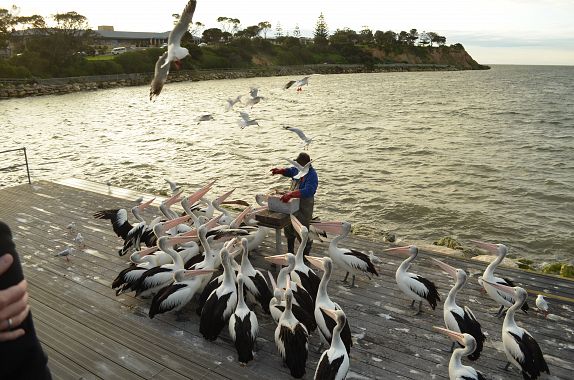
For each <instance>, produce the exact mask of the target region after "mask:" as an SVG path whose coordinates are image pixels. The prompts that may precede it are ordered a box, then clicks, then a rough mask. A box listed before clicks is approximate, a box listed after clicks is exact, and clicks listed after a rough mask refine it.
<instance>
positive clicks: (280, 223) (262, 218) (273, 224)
mask: <svg viewBox="0 0 574 380" xmlns="http://www.w3.org/2000/svg"><path fill="white" fill-rule="evenodd" d="M255 220H257V221H258V222H259V225H260V226H263V227H269V228H274V229H275V253H276V254H277V255H280V254H281V253H282V252H281V230H283V228H285V227H286V226H288V225H289V224H290V223H291V218H290V216H289V214H284V213H282V212H275V211H269V210H263V211H260V212H258V213H257V214H255Z"/></svg>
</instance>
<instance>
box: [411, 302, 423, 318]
mask: <svg viewBox="0 0 574 380" xmlns="http://www.w3.org/2000/svg"><path fill="white" fill-rule="evenodd" d="M422 305H423V301H419V307H418V308H417V311H416V312H415V313H414V314H413V316H415V315H419V314H420V313H421V311H422V310H421V308H422Z"/></svg>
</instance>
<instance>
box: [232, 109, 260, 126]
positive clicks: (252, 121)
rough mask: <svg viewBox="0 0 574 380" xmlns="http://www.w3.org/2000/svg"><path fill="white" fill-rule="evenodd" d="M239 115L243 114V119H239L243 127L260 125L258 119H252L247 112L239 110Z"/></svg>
mask: <svg viewBox="0 0 574 380" xmlns="http://www.w3.org/2000/svg"><path fill="white" fill-rule="evenodd" d="M239 115H240V116H241V119H240V120H238V121H237V124H239V127H241V129H243V128H245V127H247V126H248V125H257V126H259V123H258V122H257V119H251V118H250V117H249V114H248V113H247V112H239Z"/></svg>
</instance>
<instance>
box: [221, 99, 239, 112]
mask: <svg viewBox="0 0 574 380" xmlns="http://www.w3.org/2000/svg"><path fill="white" fill-rule="evenodd" d="M242 96H243V95H238V96H237V98H235V99H231V98H229V99H227V104H226V105H225V112H228V111H230V110H232V109H233V106H234V105H236V104H237V103H239V102H240V101H241V97H242Z"/></svg>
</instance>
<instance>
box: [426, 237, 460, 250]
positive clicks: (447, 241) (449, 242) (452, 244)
mask: <svg viewBox="0 0 574 380" xmlns="http://www.w3.org/2000/svg"><path fill="white" fill-rule="evenodd" d="M433 244H434V245H440V246H443V247H448V248H450V249H460V250H462V245H461V244H460V243H459V242H458V241H457V240H456V239H453V238H451V237H449V236H445V237H442V238H440V239H439V240H437V241H435V242H433Z"/></svg>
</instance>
